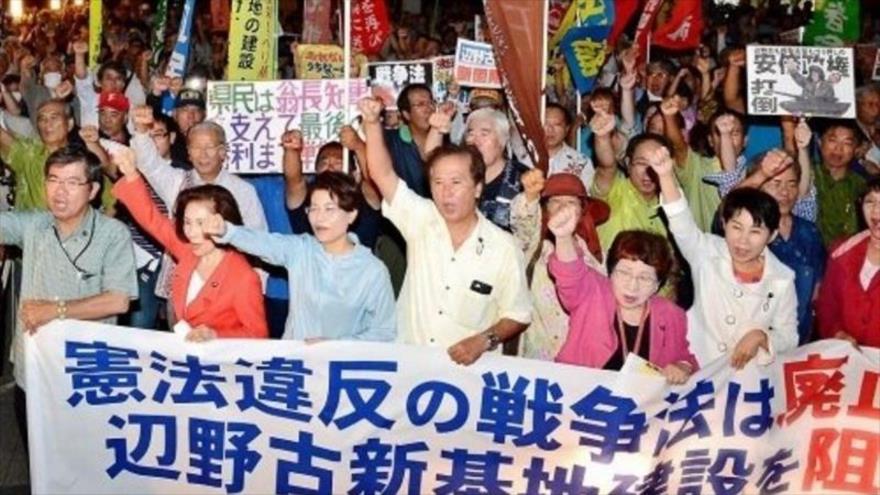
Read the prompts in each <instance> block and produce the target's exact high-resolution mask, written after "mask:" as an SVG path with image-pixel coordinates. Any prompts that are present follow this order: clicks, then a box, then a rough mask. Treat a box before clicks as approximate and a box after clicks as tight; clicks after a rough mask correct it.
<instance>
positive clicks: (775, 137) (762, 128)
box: [743, 116, 782, 161]
mask: <svg viewBox="0 0 880 495" xmlns="http://www.w3.org/2000/svg"><path fill="white" fill-rule="evenodd" d="M749 119H750V120H752V121H755V120H757V121H758V122H767V123H766V124H764V123H753V124H750V125H749V131H748V138H749V139H748V141H746V148H745V150H743V156H745V157H746V161H751V160H752V158H754V157H755V156H757V155H759V154H761V153H763V152H765V151H767V150H770V149H772V148H781V147H782V130H781V129H779V123H778V120H775V119H760V118H756V117H753V116H750V117H749Z"/></svg>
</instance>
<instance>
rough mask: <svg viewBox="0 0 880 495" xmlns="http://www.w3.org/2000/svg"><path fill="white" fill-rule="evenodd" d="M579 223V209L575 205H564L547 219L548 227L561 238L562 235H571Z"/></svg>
mask: <svg viewBox="0 0 880 495" xmlns="http://www.w3.org/2000/svg"><path fill="white" fill-rule="evenodd" d="M577 223H578V218H577V210H575V208H574V206H571V205H564V206H562V207H561V208H559V209H558V210H556V211H555V212H554V213H553V215H552V216H551V217H550V220H548V221H547V228H549V229H550V232H553V235H554V236H556V238H557V239H559V238H560V237H571V236H572V234H574V231H575V229H576V228H577Z"/></svg>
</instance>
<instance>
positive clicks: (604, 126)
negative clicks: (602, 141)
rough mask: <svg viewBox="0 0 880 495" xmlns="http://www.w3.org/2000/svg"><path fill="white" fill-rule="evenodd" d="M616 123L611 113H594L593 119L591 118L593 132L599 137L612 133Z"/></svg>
mask: <svg viewBox="0 0 880 495" xmlns="http://www.w3.org/2000/svg"><path fill="white" fill-rule="evenodd" d="M615 125H616V122H615V119H614V115H612V114H609V113H603V112H600V113H597V114H596V115H593V118H592V120H590V129H592V130H593V134H595V135H596V136H597V137H602V136H607V135H609V134H611V132H612V131H613V130H614V126H615Z"/></svg>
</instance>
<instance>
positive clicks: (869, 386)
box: [847, 370, 880, 421]
mask: <svg viewBox="0 0 880 495" xmlns="http://www.w3.org/2000/svg"><path fill="white" fill-rule="evenodd" d="M878 395H880V373H877V372H874V371H869V370H865V372H864V373H863V374H862V385H861V387H860V388H859V400H858V402H856V403H855V404H853V405H851V406H849V407H848V408H847V414H849V415H850V416H859V417H863V418H869V419H873V420H875V421H880V407H878V406H876V405H875V404H877V403H878V400H877V399H878Z"/></svg>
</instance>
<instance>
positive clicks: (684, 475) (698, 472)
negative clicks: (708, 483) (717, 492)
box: [678, 449, 712, 495]
mask: <svg viewBox="0 0 880 495" xmlns="http://www.w3.org/2000/svg"><path fill="white" fill-rule="evenodd" d="M710 464H712V458H711V457H710V456H709V449H689V450H687V451H686V452H685V454H684V459H682V460H681V462H680V463H679V472H680V473H681V478H680V479H679V485H678V495H701V494H702V493H703V481H704V479H705V477H706V469H707V468H708V467H709V465H710Z"/></svg>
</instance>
